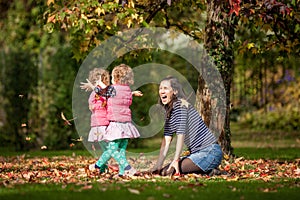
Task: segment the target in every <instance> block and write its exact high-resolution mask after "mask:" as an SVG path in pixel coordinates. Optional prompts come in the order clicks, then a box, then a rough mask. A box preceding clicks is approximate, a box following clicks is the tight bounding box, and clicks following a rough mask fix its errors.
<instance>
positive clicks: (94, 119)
mask: <svg viewBox="0 0 300 200" xmlns="http://www.w3.org/2000/svg"><path fill="white" fill-rule="evenodd" d="M89 105H90V106H92V115H91V127H95V126H107V125H108V124H109V121H108V119H107V106H106V98H105V97H102V96H98V95H97V98H96V93H95V92H94V91H93V92H92V93H91V94H90V97H89Z"/></svg>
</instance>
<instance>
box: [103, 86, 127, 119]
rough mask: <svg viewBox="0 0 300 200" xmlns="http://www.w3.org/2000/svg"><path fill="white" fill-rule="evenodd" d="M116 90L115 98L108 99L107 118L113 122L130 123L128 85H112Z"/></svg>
mask: <svg viewBox="0 0 300 200" xmlns="http://www.w3.org/2000/svg"><path fill="white" fill-rule="evenodd" d="M112 86H113V87H114V88H115V90H116V96H112V97H109V98H108V101H107V118H108V120H109V121H115V122H131V110H130V108H129V106H130V105H131V103H132V93H131V90H130V87H129V86H128V85H117V84H116V85H112Z"/></svg>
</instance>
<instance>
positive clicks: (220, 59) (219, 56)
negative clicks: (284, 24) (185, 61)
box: [196, 0, 234, 155]
mask: <svg viewBox="0 0 300 200" xmlns="http://www.w3.org/2000/svg"><path fill="white" fill-rule="evenodd" d="M229 8H230V5H229V2H228V1H219V0H208V1H207V23H206V28H205V32H206V33H205V39H204V45H205V48H206V50H207V52H208V54H209V55H210V56H211V58H212V59H213V60H214V64H215V65H216V66H217V68H218V70H219V72H220V74H221V77H222V79H223V83H224V88H225V93H226V99H224V100H223V101H226V114H225V122H223V123H224V125H223V128H222V129H221V134H220V137H219V143H220V144H221V146H222V150H223V152H224V153H225V154H227V155H231V154H232V153H233V152H232V151H233V148H232V146H231V131H230V87H231V81H232V76H233V50H232V44H233V41H234V24H233V19H232V16H229V15H228V13H229ZM210 98H211V95H210V92H208V91H207V88H206V87H205V82H204V81H203V78H202V77H201V75H200V76H199V81H198V91H197V99H198V101H200V102H199V104H200V106H199V105H198V106H196V107H197V108H198V109H200V112H201V114H202V117H203V119H204V121H205V123H206V124H209V123H210V119H211V104H212V101H211V100H210ZM207 109H209V110H207ZM217 119H218V117H217ZM217 123H220V121H219V120H218V122H217Z"/></svg>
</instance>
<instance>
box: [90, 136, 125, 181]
mask: <svg viewBox="0 0 300 200" xmlns="http://www.w3.org/2000/svg"><path fill="white" fill-rule="evenodd" d="M127 144H128V139H117V140H114V141H110V142H108V143H107V146H106V149H105V150H104V151H103V153H102V155H101V157H100V158H99V159H98V161H97V162H96V165H97V166H98V167H100V169H101V168H103V166H105V165H106V163H107V161H108V160H109V159H110V158H114V159H115V161H116V162H117V163H118V164H119V175H123V174H124V170H125V167H127V166H128V165H129V163H128V161H127V159H126V148H127Z"/></svg>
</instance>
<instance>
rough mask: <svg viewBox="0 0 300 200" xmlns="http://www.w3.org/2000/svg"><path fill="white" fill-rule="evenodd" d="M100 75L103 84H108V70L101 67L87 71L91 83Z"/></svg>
mask: <svg viewBox="0 0 300 200" xmlns="http://www.w3.org/2000/svg"><path fill="white" fill-rule="evenodd" d="M100 77H101V81H102V82H103V83H104V84H105V85H109V84H110V76H109V72H108V71H107V70H105V69H102V68H94V69H93V70H91V71H90V73H89V81H90V82H91V83H92V84H93V85H95V84H96V81H98V80H99V78H100Z"/></svg>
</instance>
